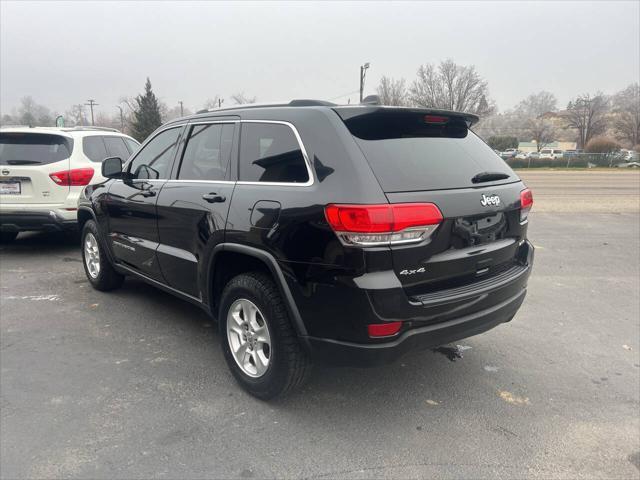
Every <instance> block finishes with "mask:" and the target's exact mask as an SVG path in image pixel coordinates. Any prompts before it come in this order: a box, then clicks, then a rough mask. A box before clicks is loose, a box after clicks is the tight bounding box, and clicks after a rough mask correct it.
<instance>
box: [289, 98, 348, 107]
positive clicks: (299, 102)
mask: <svg viewBox="0 0 640 480" xmlns="http://www.w3.org/2000/svg"><path fill="white" fill-rule="evenodd" d="M289 105H290V106H292V107H335V106H336V104H335V103H331V102H327V101H326V100H313V99H307V98H301V99H296V100H291V101H290V102H289Z"/></svg>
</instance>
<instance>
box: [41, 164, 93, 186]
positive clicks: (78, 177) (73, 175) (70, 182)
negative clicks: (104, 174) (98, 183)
mask: <svg viewBox="0 0 640 480" xmlns="http://www.w3.org/2000/svg"><path fill="white" fill-rule="evenodd" d="M49 177H50V178H51V180H53V181H54V182H55V183H56V184H57V185H60V186H61V187H79V186H84V185H89V182H90V181H91V179H92V178H93V168H74V169H73V170H63V171H61V172H55V173H51V174H49Z"/></svg>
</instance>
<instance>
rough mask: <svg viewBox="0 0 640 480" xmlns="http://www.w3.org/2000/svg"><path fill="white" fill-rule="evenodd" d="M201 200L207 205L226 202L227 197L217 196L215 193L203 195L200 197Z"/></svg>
mask: <svg viewBox="0 0 640 480" xmlns="http://www.w3.org/2000/svg"><path fill="white" fill-rule="evenodd" d="M202 198H203V200H206V201H207V202H209V203H222V202H224V201H226V200H227V197H225V196H224V195H218V194H217V193H216V192H211V193H205V194H204V195H202Z"/></svg>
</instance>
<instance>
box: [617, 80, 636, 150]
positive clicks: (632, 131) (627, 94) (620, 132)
mask: <svg viewBox="0 0 640 480" xmlns="http://www.w3.org/2000/svg"><path fill="white" fill-rule="evenodd" d="M613 111H614V112H615V114H616V117H615V120H614V122H613V125H614V128H615V131H616V136H617V137H618V138H619V139H620V140H623V141H626V142H628V143H629V144H630V146H631V147H633V146H634V145H637V144H638V143H640V84H638V83H633V84H631V85H629V86H628V87H627V88H625V89H624V90H622V91H621V92H618V93H617V94H616V95H614V97H613Z"/></svg>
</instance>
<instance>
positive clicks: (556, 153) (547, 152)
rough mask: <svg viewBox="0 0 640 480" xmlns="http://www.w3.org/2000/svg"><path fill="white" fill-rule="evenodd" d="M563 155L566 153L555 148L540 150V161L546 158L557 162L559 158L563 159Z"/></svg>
mask: <svg viewBox="0 0 640 480" xmlns="http://www.w3.org/2000/svg"><path fill="white" fill-rule="evenodd" d="M563 155H564V152H563V151H562V150H557V149H555V148H543V149H542V150H540V157H539V158H540V160H543V159H545V158H547V159H551V160H556V159H558V158H562V156H563Z"/></svg>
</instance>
